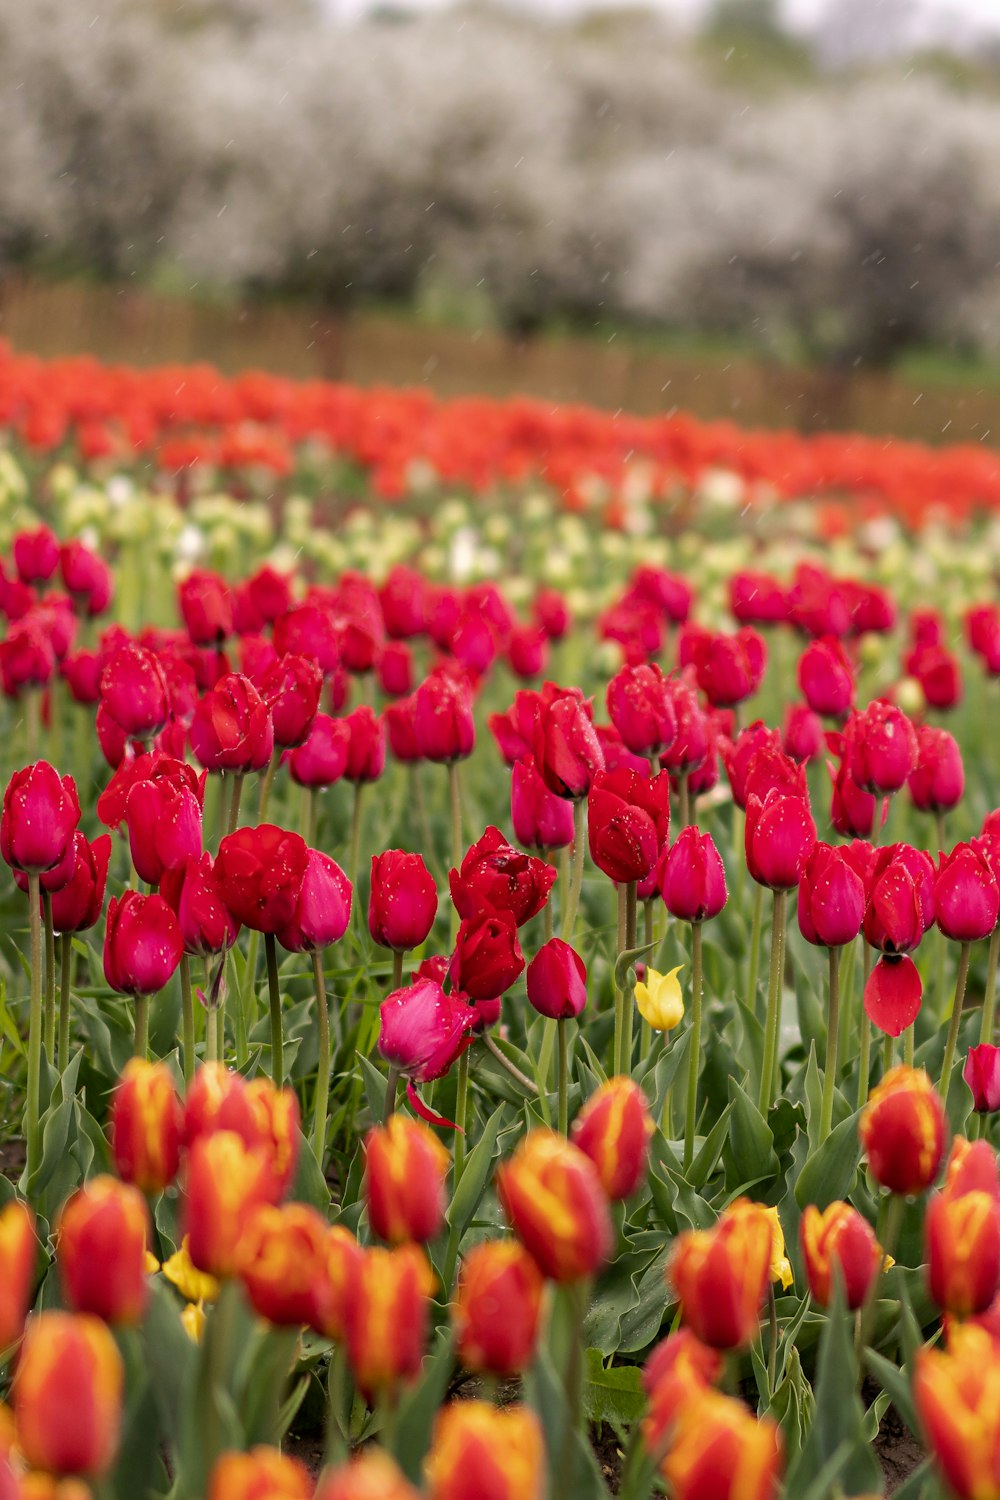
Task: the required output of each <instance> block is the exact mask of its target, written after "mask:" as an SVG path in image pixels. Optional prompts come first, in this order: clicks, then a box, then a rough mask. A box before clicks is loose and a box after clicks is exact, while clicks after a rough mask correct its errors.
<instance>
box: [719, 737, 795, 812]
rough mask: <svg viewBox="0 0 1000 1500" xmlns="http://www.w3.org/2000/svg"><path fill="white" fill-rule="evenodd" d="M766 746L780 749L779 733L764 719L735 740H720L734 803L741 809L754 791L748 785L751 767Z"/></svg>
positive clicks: (760, 794)
mask: <svg viewBox="0 0 1000 1500" xmlns="http://www.w3.org/2000/svg"><path fill="white" fill-rule="evenodd" d="M766 746H770V747H771V748H772V749H775V750H776V749H778V748H780V744H779V736H778V731H777V730H776V729H769V728H768V727H767V725H766V724H765V723H764V720H763V719H756V720H755V721H754V723H752V724H748V725H747V727H746V728H745V729H741V730H740V732H739V734H738V735H737V736H736V739H735V740H730V739H726V738H723V739H722V740H720V743H719V750H720V752H721V754H722V764H723V765H724V766H725V768H726V776H727V778H728V780H729V785H730V788H731V790H732V793H733V801H734V802H735V803H736V806H737V807H739V808H741V809H742V808H745V807H746V805H747V797H748V796H749V794H750V791H751V790H752V788H751V787H750V786H749V785H748V783H747V777H748V775H749V772H750V767H751V765H752V764H753V761H754V759H755V757H756V755H757V752H758V750H763V749H764V748H765V747H766ZM763 795H764V792H761V791H758V796H763Z"/></svg>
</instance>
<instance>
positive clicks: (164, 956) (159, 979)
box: [104, 891, 184, 995]
mask: <svg viewBox="0 0 1000 1500" xmlns="http://www.w3.org/2000/svg"><path fill="white" fill-rule="evenodd" d="M183 952H184V944H183V942H182V941H181V930H180V927H179V926H178V925H177V918H176V917H175V916H174V914H173V912H172V911H171V910H170V907H169V906H168V905H167V903H166V902H165V901H164V899H163V897H162V896H141V895H140V894H139V892H138V891H126V892H125V894H124V895H123V896H122V897H121V898H116V897H114V896H112V898H111V900H110V901H109V902H108V916H107V925H106V927H105V932H104V977H105V979H106V980H107V981H108V984H109V985H110V986H111V988H112V989H113V990H118V991H119V992H120V993H121V994H125V995H155V994H156V993H157V992H158V991H159V990H162V989H163V986H164V985H165V984H166V983H167V981H168V980H169V979H170V977H171V975H172V974H173V972H174V970H175V969H176V968H177V965H178V964H179V963H180V961H181V957H182V955H183Z"/></svg>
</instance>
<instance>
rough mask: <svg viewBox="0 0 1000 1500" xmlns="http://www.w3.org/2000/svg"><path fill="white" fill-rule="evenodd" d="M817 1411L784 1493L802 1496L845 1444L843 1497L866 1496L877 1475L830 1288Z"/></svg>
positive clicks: (847, 1342)
mask: <svg viewBox="0 0 1000 1500" xmlns="http://www.w3.org/2000/svg"><path fill="white" fill-rule="evenodd" d="M815 1392H816V1411H815V1416H814V1418H813V1422H812V1426H811V1427H810V1429H809V1435H808V1437H807V1438H806V1441H805V1444H804V1445H803V1448H802V1451H801V1453H800V1454H799V1457H798V1459H797V1461H796V1462H795V1463H794V1464H793V1465H792V1467H791V1469H790V1470H789V1474H788V1493H789V1495H798V1494H800V1493H802V1492H803V1491H804V1490H805V1489H806V1488H807V1487H808V1486H809V1485H810V1484H811V1483H812V1482H813V1481H814V1480H815V1479H816V1477H817V1476H818V1475H819V1474H820V1472H821V1471H822V1469H823V1467H824V1466H825V1465H826V1464H827V1463H829V1462H830V1461H831V1460H832V1459H833V1457H834V1456H835V1455H836V1454H837V1452H838V1450H839V1449H840V1448H841V1447H842V1446H843V1445H844V1444H845V1443H846V1444H847V1445H848V1455H847V1460H846V1462H845V1463H844V1464H843V1465H842V1466H841V1467H840V1468H839V1471H838V1477H839V1479H840V1483H841V1487H842V1489H843V1490H844V1492H845V1493H846V1494H849V1495H857V1494H863V1493H870V1492H872V1491H873V1490H875V1489H877V1488H878V1486H879V1485H880V1483H881V1479H882V1471H881V1469H880V1467H879V1464H878V1461H877V1459H876V1458H875V1455H874V1454H873V1453H872V1451H871V1448H870V1447H869V1445H868V1441H867V1438H866V1436H865V1414H864V1408H863V1407H862V1405H861V1399H860V1397H859V1395H858V1367H857V1361H856V1360H855V1357H854V1343H853V1338H852V1323H851V1318H850V1315H849V1314H848V1311H847V1308H846V1307H845V1305H844V1294H843V1288H842V1287H841V1286H840V1285H839V1283H838V1284H837V1285H835V1288H834V1295H833V1301H832V1303H831V1305H830V1308H829V1311H828V1315H827V1323H826V1327H825V1328H824V1330H823V1335H822V1337H821V1339H820V1345H819V1359H818V1362H817V1370H816V1384H815Z"/></svg>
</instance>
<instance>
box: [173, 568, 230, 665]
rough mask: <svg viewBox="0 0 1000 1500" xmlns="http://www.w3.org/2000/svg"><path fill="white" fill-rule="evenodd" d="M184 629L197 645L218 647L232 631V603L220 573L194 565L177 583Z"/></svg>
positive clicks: (178, 603) (178, 600) (178, 601)
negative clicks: (210, 571)
mask: <svg viewBox="0 0 1000 1500" xmlns="http://www.w3.org/2000/svg"><path fill="white" fill-rule="evenodd" d="M177 605H178V608H179V610H180V614H181V619H182V620H183V621H184V628H185V630H186V631H187V633H188V635H189V636H190V637H191V640H192V642H193V643H194V645H196V646H217V645H220V644H221V642H222V641H224V640H225V639H226V637H227V636H228V635H232V633H233V605H232V598H231V596H230V593H229V590H228V588H227V587H226V585H225V583H224V582H223V580H222V579H221V578H220V577H219V575H218V573H209V572H208V571H207V570H205V569H201V568H195V569H193V571H192V572H190V573H189V574H188V576H187V577H186V578H185V579H184V580H183V581H182V582H181V583H180V584H178V586H177Z"/></svg>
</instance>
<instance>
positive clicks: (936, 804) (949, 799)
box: [906, 724, 965, 812]
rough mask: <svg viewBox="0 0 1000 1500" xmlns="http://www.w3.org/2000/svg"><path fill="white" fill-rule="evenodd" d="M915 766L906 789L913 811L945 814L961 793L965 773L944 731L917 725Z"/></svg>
mask: <svg viewBox="0 0 1000 1500" xmlns="http://www.w3.org/2000/svg"><path fill="white" fill-rule="evenodd" d="M916 735H917V763H916V765H915V766H914V768H913V770H912V771H911V772H910V775H909V779H908V780H907V783H906V784H907V786H908V787H909V789H910V796H911V797H912V799H913V805H914V807H917V808H919V809H920V811H921V812H948V811H949V810H950V809H951V808H953V807H957V806H958V804H959V802H961V800H962V793H963V792H964V791H965V770H964V767H963V765H962V752H961V750H960V749H959V748H958V743H957V741H956V740H955V739H953V737H952V736H951V735H950V734H949V733H948V731H947V730H946V729H938V728H937V727H936V726H935V725H933V724H918V725H917V726H916Z"/></svg>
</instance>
